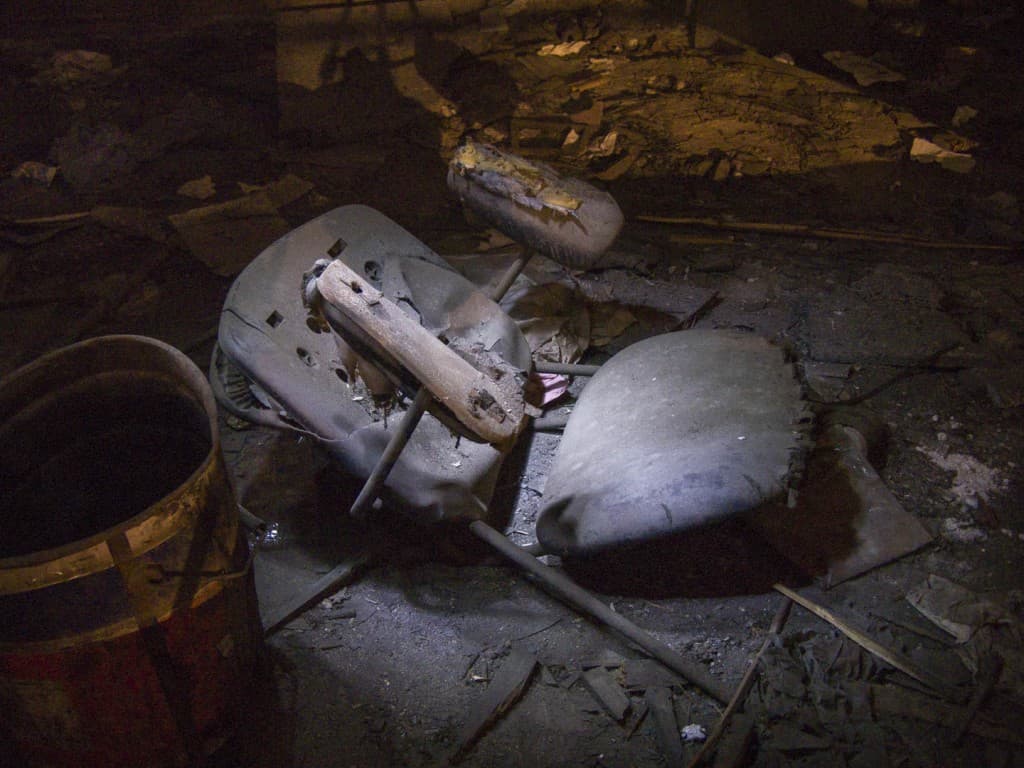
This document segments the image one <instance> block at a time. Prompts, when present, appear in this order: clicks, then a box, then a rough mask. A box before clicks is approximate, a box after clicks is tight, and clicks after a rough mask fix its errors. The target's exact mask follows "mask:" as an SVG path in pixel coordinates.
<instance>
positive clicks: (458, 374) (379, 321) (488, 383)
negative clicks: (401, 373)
mask: <svg viewBox="0 0 1024 768" xmlns="http://www.w3.org/2000/svg"><path fill="white" fill-rule="evenodd" d="M317 287H318V289H319V291H320V294H321V296H322V297H323V298H324V300H325V301H326V302H328V303H329V304H330V308H329V310H336V311H337V313H338V314H340V315H341V316H342V318H343V319H344V322H345V323H346V327H347V326H348V324H351V326H352V328H351V329H350V330H351V332H352V333H354V334H356V335H357V336H359V337H363V340H364V341H366V343H368V344H369V345H371V346H372V349H373V351H374V352H376V353H377V354H379V355H381V356H382V358H383V359H384V360H390V361H393V364H392V366H391V367H395V366H397V367H399V368H401V369H404V370H406V371H408V373H409V374H410V375H411V376H412V377H413V378H415V379H416V381H417V382H419V383H420V384H421V385H422V386H423V387H424V388H425V389H426V390H427V391H429V393H430V394H431V395H432V396H433V397H434V399H436V400H437V401H438V402H439V403H440V404H441V405H443V406H444V407H445V408H446V409H447V410H448V411H449V412H450V413H451V414H452V415H453V416H454V417H455V418H456V419H457V420H458V422H459V424H462V425H463V426H464V427H466V429H468V430H469V431H470V432H471V433H472V434H473V435H475V436H477V437H478V438H479V439H481V440H483V441H485V442H488V443H491V444H492V445H495V446H497V447H499V448H508V447H510V446H511V445H512V444H513V443H514V442H515V439H516V438H517V437H518V436H519V433H520V432H521V431H522V429H523V427H524V426H525V425H526V411H525V405H524V402H523V394H522V388H521V387H520V386H519V385H518V384H517V383H516V382H515V380H514V377H513V376H512V375H510V373H505V375H503V376H502V378H501V380H500V381H499V380H495V379H492V378H491V377H490V376H488V375H486V374H485V373H484V372H482V371H479V370H477V369H476V368H474V367H473V366H472V365H471V364H470V363H469V362H468V361H466V360H465V359H464V358H462V357H461V356H459V355H458V354H456V353H455V352H454V351H453V350H452V349H450V348H449V347H448V346H446V345H445V344H444V342H442V341H441V340H440V339H438V338H437V337H435V336H434V335H433V334H432V333H431V332H430V331H428V330H427V329H426V328H424V327H423V326H422V325H420V324H419V323H418V322H416V321H415V320H413V319H412V318H410V317H409V316H408V315H407V314H406V313H405V312H403V311H402V309H401V308H400V307H399V306H398V305H397V304H395V303H394V302H392V301H390V300H389V299H387V298H386V297H385V296H384V295H383V294H382V293H381V292H380V291H378V290H377V289H376V288H375V287H374V286H373V285H372V284H370V283H369V282H367V281H366V280H365V279H363V278H362V277H361V276H360V275H358V274H356V273H355V272H354V271H353V270H352V269H350V268H349V267H348V266H347V265H346V264H345V263H344V262H341V261H334V262H332V263H331V264H330V266H328V267H327V269H325V270H324V272H323V274H322V275H321V276H320V277H319V279H318V280H317ZM329 310H328V311H329Z"/></svg>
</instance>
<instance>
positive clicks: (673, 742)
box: [644, 688, 683, 768]
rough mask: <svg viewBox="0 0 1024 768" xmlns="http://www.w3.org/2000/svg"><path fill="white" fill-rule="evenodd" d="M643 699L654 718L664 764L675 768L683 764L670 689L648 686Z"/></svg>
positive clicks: (677, 725)
mask: <svg viewBox="0 0 1024 768" xmlns="http://www.w3.org/2000/svg"><path fill="white" fill-rule="evenodd" d="M644 701H645V702H646V703H647V707H648V709H649V710H650V713H651V717H652V718H653V719H654V728H655V730H656V731H657V734H658V743H659V744H660V745H661V754H662V756H663V757H664V758H665V765H667V766H669V768H677V766H681V765H682V764H683V743H682V741H681V740H680V739H679V724H678V723H677V722H676V710H675V707H673V706H672V691H671V689H669V688H648V689H647V692H646V693H645V694H644Z"/></svg>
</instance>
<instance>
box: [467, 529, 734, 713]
mask: <svg viewBox="0 0 1024 768" xmlns="http://www.w3.org/2000/svg"><path fill="white" fill-rule="evenodd" d="M469 529H470V530H471V531H472V532H473V533H474V534H475V535H476V536H477V537H479V538H480V539H482V540H483V541H485V542H487V543H488V544H490V545H491V546H492V547H494V548H495V549H496V550H498V552H499V553H501V554H502V555H504V556H505V557H506V558H508V559H509V560H511V561H512V562H513V563H515V564H516V565H518V566H519V567H520V568H522V569H523V570H525V571H526V572H527V573H529V574H530V575H532V576H534V577H536V578H537V579H538V580H539V581H540V582H541V584H542V585H543V586H544V587H545V588H546V589H548V590H549V591H550V592H551V593H552V594H554V595H555V596H556V597H558V598H559V599H560V600H563V601H564V602H566V603H568V604H569V605H571V606H572V607H573V608H575V609H576V610H578V611H582V612H583V613H587V614H589V615H591V616H593V617H594V618H595V619H597V620H598V621H601V622H603V623H604V624H607V625H608V626H609V627H611V628H612V629H614V630H615V631H616V632H618V633H619V634H620V635H622V636H623V637H625V638H626V639H628V640H630V641H631V642H633V643H635V644H636V645H638V646H640V647H641V648H642V649H643V650H644V651H646V652H647V653H648V654H650V656H651V657H653V658H655V659H657V660H658V661H660V662H661V663H662V664H664V665H665V666H666V667H668V668H669V669H671V670H672V671H673V672H675V673H677V674H679V675H682V676H683V677H684V678H686V679H687V680H689V681H690V682H691V683H693V684H694V685H696V686H697V687H698V688H701V689H702V690H703V691H705V692H706V693H708V694H710V695H711V696H713V697H714V698H715V699H717V700H718V701H720V702H722V703H723V704H724V703H725V702H727V701H728V700H729V695H730V691H729V689H728V688H726V687H725V685H724V684H722V683H721V682H719V681H718V680H715V679H714V678H713V677H711V676H710V675H709V674H708V673H707V671H706V670H705V669H704V668H702V667H700V666H698V665H696V664H694V663H692V662H691V661H689V660H688V659H685V658H683V657H682V656H681V655H680V654H678V653H676V652H675V651H674V650H672V649H671V648H669V647H668V646H667V645H666V644H665V643H663V642H661V641H660V640H658V639H657V638H655V637H652V636H651V635H650V634H648V633H647V632H645V631H644V630H642V629H641V628H640V627H638V626H637V625H636V624H634V623H633V622H631V621H630V620H629V619H627V618H625V617H624V616H621V615H619V614H618V613H616V612H615V611H613V610H612V609H611V608H609V607H608V606H607V605H605V604H604V603H602V602H601V601H600V600H598V599H597V598H596V597H594V596H593V595H592V594H590V593H589V592H587V590H585V589H583V587H581V586H579V585H578V584H576V583H574V582H573V581H572V580H571V579H569V578H568V577H567V576H565V575H564V574H562V573H560V572H559V571H556V570H555V569H554V568H550V567H548V566H546V565H544V564H543V563H541V562H540V561H539V560H537V558H536V557H534V556H533V555H530V554H528V553H527V552H524V551H523V550H522V549H521V548H520V547H517V546H516V545H515V544H513V543H512V542H511V541H509V540H508V539H507V538H505V537H504V536H503V535H502V534H501V533H499V532H498V531H496V530H495V529H494V528H492V527H491V526H489V525H487V523H485V522H483V521H482V520H474V521H473V522H471V523H470V524H469Z"/></svg>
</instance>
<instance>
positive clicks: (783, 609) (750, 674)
mask: <svg viewBox="0 0 1024 768" xmlns="http://www.w3.org/2000/svg"><path fill="white" fill-rule="evenodd" d="M792 607H793V601H792V599H790V598H789V597H786V598H784V599H783V601H782V604H781V605H779V608H778V610H777V611H776V612H775V616H774V618H772V623H771V626H770V627H769V628H768V635H767V637H765V639H764V642H763V643H762V644H761V649H760V650H759V651H758V652H757V655H756V656H754V660H753V661H751V662H750V666H749V667H747V671H746V673H745V674H744V675H743V679H742V680H741V681H740V684H739V686H737V688H736V693H734V694H733V695H732V698H731V699H729V704H728V705H727V706H726V708H725V710H724V711H723V712H722V716H721V717H720V718H719V719H718V722H717V723H716V724H715V727H714V728H713V729H712V731H711V733H710V734H709V735H708V738H707V741H705V742H704V746H703V747H701V749H700V752H698V753H697V754H696V755H695V756H694V758H693V760H691V761H690V765H689V766H688V768H696V767H697V766H698V765H700V764H701V763H702V762H703V761H704V760H705V759H706V758H707V757H708V756H709V755H710V754H711V753H712V752H714V750H715V747H716V746H717V744H718V742H719V741H720V740H721V739H722V736H723V734H724V733H725V730H726V728H728V726H729V721H730V719H731V718H732V717H733V715H734V714H735V713H736V711H737V710H738V709H739V708H740V707H742V706H743V702H744V701H745V700H746V698H747V694H748V693H750V689H751V688H752V687H753V686H754V681H755V680H757V675H758V671H759V670H760V666H761V659H762V658H763V657H764V654H765V651H767V650H768V648H769V647H770V646H771V644H772V643H773V642H774V640H775V638H777V637H778V636H779V633H780V632H782V628H783V627H784V626H786V621H787V620H788V619H789V612H790V610H791V609H792Z"/></svg>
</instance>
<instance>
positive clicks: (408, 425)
mask: <svg viewBox="0 0 1024 768" xmlns="http://www.w3.org/2000/svg"><path fill="white" fill-rule="evenodd" d="M430 400H431V394H430V390H429V389H427V388H426V387H420V388H419V390H418V391H417V392H416V397H415V398H413V401H412V403H411V404H410V405H409V407H408V408H407V409H406V411H405V413H403V414H402V420H401V421H399V422H398V426H397V427H396V428H395V431H394V432H392V433H391V438H390V439H389V440H388V444H387V445H386V446H384V452H383V453H382V454H381V455H380V458H379V459H377V465H376V466H375V467H374V468H373V471H372V472H371V473H370V476H369V477H368V478H366V482H365V483H364V484H363V489H362V490H361V491H359V496H357V497H356V500H355V503H353V504H352V508H351V509H350V510H349V511H348V513H349V514H350V515H352V516H353V517H363V516H364V515H365V514H366V510H367V509H369V507H370V505H371V504H373V502H375V501H376V500H377V494H378V493H379V492H380V489H381V488H382V487H383V485H384V483H385V481H386V480H387V479H388V475H390V474H391V470H392V469H394V468H395V462H397V461H398V457H399V456H401V455H402V450H403V449H404V448H405V446H406V445H407V444H408V443H409V438H410V437H412V433H413V432H415V431H416V425H417V424H419V423H420V419H422V418H423V414H424V413H425V412H426V410H427V406H428V405H430Z"/></svg>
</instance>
